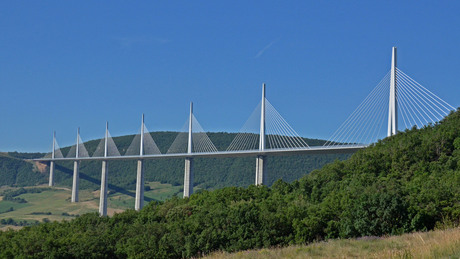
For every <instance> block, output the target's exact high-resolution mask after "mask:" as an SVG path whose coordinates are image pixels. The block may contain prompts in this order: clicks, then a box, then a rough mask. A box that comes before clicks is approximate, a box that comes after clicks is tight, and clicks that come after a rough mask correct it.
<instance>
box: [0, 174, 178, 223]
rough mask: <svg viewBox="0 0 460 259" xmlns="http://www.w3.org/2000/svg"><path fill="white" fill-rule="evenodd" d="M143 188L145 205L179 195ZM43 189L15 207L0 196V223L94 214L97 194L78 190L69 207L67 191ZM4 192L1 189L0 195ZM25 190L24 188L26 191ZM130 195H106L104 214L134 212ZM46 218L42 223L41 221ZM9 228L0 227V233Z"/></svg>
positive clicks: (155, 185) (170, 189)
mask: <svg viewBox="0 0 460 259" xmlns="http://www.w3.org/2000/svg"><path fill="white" fill-rule="evenodd" d="M146 186H149V187H150V190H148V191H145V193H144V196H145V200H146V202H148V201H150V200H159V201H164V200H165V199H168V198H171V197H172V196H174V195H181V190H182V187H181V186H172V185H170V184H161V183H159V182H147V183H146ZM39 188H43V191H42V192H41V193H25V194H21V195H19V196H17V197H18V198H22V199H24V200H26V201H27V203H16V202H12V201H6V200H3V197H2V196H0V220H1V219H8V218H12V219H14V220H15V221H27V222H35V221H40V222H41V221H43V220H50V221H54V220H58V221H59V220H65V219H72V218H74V217H75V216H77V215H81V214H84V213H88V212H97V211H98V208H99V191H89V190H80V195H79V200H80V201H79V202H78V203H71V202H70V197H71V190H70V189H68V188H62V187H54V188H48V187H47V186H41V187H39ZM6 189H16V188H5V187H4V188H1V189H0V193H2V192H3V191H4V190H6ZM26 189H27V188H26ZM134 197H135V192H134V191H126V192H124V193H118V192H116V193H110V194H109V198H108V199H109V201H108V209H107V214H109V215H113V214H114V213H116V212H121V211H124V210H126V209H133V208H134ZM45 218H46V219H45ZM7 227H9V226H3V225H0V229H5V228H7Z"/></svg>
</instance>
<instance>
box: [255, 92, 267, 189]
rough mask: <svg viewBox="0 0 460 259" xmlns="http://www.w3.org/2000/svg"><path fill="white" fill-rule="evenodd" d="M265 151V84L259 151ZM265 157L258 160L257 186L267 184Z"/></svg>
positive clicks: (261, 109) (258, 157)
mask: <svg viewBox="0 0 460 259" xmlns="http://www.w3.org/2000/svg"><path fill="white" fill-rule="evenodd" d="M264 150H265V84H263V85H262V103H261V107H260V133H259V151H261V152H262V151H264ZM265 159H266V158H265V156H263V155H259V156H257V159H256V182H255V184H256V185H262V184H265V172H266V171H267V169H266V167H265V163H266V162H265Z"/></svg>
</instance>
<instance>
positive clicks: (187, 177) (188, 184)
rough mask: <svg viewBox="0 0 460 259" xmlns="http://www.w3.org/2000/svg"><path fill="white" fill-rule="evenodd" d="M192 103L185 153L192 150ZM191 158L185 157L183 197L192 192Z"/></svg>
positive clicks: (191, 104)
mask: <svg viewBox="0 0 460 259" xmlns="http://www.w3.org/2000/svg"><path fill="white" fill-rule="evenodd" d="M192 126H193V103H192V102H191V103H190V116H189V121H188V146H187V153H188V154H191V153H192V151H193V127H192ZM193 177H194V175H193V158H192V157H187V158H185V173H184V198H185V197H190V195H192V193H193Z"/></svg>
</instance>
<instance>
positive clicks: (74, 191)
mask: <svg viewBox="0 0 460 259" xmlns="http://www.w3.org/2000/svg"><path fill="white" fill-rule="evenodd" d="M79 166H80V161H74V162H73V182H72V202H78V184H79V182H80V173H79V171H78V168H79Z"/></svg>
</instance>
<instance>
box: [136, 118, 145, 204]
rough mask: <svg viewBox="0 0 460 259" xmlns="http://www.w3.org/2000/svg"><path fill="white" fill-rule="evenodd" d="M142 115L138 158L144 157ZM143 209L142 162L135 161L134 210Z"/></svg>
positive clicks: (140, 160)
mask: <svg viewBox="0 0 460 259" xmlns="http://www.w3.org/2000/svg"><path fill="white" fill-rule="evenodd" d="M144 128H145V126H144V114H142V123H141V140H140V147H139V156H141V157H142V156H143V155H144ZM143 207H144V160H142V159H139V160H137V177H136V200H135V202H134V209H135V210H137V211H139V210H141V209H142V208H143Z"/></svg>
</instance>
